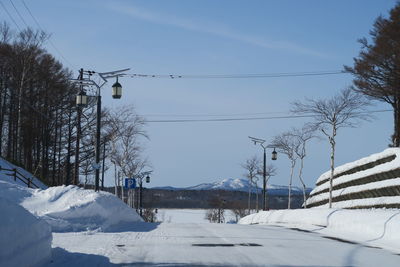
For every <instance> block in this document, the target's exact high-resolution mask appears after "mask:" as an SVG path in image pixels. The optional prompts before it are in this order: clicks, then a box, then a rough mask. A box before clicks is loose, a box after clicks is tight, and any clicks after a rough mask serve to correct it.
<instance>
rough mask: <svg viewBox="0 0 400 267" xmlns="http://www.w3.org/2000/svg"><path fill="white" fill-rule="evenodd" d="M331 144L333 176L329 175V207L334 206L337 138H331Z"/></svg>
mask: <svg viewBox="0 0 400 267" xmlns="http://www.w3.org/2000/svg"><path fill="white" fill-rule="evenodd" d="M330 144H331V176H330V177H329V208H332V191H333V176H334V175H335V139H334V137H331V138H330Z"/></svg>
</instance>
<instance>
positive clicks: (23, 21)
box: [10, 0, 29, 28]
mask: <svg viewBox="0 0 400 267" xmlns="http://www.w3.org/2000/svg"><path fill="white" fill-rule="evenodd" d="M10 3H11V5H12V6H13V8H14V10H15V12H16V13H17V15H18V17H19V18H20V19H21V21H22V23H24V24H25V26H26V27H27V28H29V26H28V24H27V23H26V21H25V20H24V18H23V17H22V16H21V13H19V11H18V9H17V7H16V6H15V5H14V2H13V1H12V0H10Z"/></svg>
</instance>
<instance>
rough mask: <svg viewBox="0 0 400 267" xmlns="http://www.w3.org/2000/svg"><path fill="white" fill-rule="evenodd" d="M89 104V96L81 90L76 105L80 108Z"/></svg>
mask: <svg viewBox="0 0 400 267" xmlns="http://www.w3.org/2000/svg"><path fill="white" fill-rule="evenodd" d="M87 104H88V96H87V95H86V92H85V91H83V90H81V91H80V92H79V94H77V96H76V105H77V106H78V107H80V108H84V107H86V106H87Z"/></svg>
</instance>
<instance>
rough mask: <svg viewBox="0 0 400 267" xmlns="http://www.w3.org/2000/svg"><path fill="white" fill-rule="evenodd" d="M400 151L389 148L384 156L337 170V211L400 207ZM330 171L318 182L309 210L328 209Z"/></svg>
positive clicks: (309, 200)
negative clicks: (342, 209) (313, 208)
mask: <svg viewBox="0 0 400 267" xmlns="http://www.w3.org/2000/svg"><path fill="white" fill-rule="evenodd" d="M399 170H400V149H399V148H388V149H385V150H384V151H383V152H381V153H376V154H372V155H370V156H368V157H365V158H362V159H359V160H356V161H354V162H350V163H347V164H344V165H341V166H338V167H336V168H335V177H334V179H333V181H332V183H333V191H332V195H333V206H334V207H335V208H371V207H375V208H376V207H396V206H398V205H400V202H399V201H398V196H397V195H398V194H397V193H395V192H396V190H397V192H398V190H399V189H400V177H398V176H399ZM329 177H330V171H327V172H325V173H323V174H322V175H321V176H320V177H319V178H318V180H317V182H316V184H317V185H318V186H317V187H315V188H314V189H313V190H312V191H311V193H310V197H309V198H308V199H307V206H311V207H313V206H317V207H320V208H322V207H327V205H326V204H325V203H327V202H328V199H329V192H328V189H329Z"/></svg>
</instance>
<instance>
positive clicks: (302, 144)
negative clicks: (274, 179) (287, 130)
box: [291, 125, 316, 208]
mask: <svg viewBox="0 0 400 267" xmlns="http://www.w3.org/2000/svg"><path fill="white" fill-rule="evenodd" d="M291 134H292V135H293V136H294V137H295V138H297V140H298V141H297V142H296V144H297V147H296V149H295V151H294V152H295V153H296V155H297V157H298V158H299V159H300V167H299V180H300V182H301V184H302V186H303V203H304V208H307V204H306V184H305V183H304V180H303V168H304V158H305V157H306V155H307V153H306V145H307V142H308V141H309V140H310V139H312V138H315V137H316V135H315V130H314V129H313V128H310V127H308V126H307V125H305V126H303V127H302V128H301V129H292V131H291Z"/></svg>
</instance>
